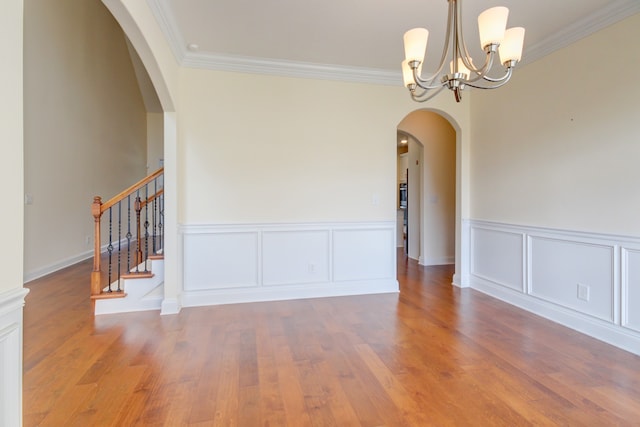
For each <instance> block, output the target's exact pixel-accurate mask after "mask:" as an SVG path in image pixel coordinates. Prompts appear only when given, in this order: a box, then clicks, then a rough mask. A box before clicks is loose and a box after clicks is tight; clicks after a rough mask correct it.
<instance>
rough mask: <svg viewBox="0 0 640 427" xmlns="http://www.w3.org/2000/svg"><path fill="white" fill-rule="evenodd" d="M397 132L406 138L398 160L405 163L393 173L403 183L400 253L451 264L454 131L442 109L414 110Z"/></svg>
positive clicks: (431, 262) (432, 262)
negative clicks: (404, 233)
mask: <svg viewBox="0 0 640 427" xmlns="http://www.w3.org/2000/svg"><path fill="white" fill-rule="evenodd" d="M398 134H399V135H403V136H404V139H406V141H407V142H406V146H407V149H406V154H403V156H404V157H405V162H400V161H399V162H398V164H399V165H403V164H406V165H407V170H406V172H405V173H404V174H403V172H402V171H399V173H398V176H399V185H400V184H401V183H402V182H401V181H402V177H403V175H406V176H405V182H407V184H408V185H407V198H408V203H407V207H406V210H405V213H406V215H405V218H406V221H405V224H406V225H405V230H406V231H407V239H406V241H405V244H406V245H407V246H406V249H407V250H406V253H407V255H408V256H409V257H410V258H413V259H415V260H417V261H418V262H419V263H420V264H421V265H443V264H454V263H455V261H456V256H455V254H456V242H457V239H456V228H457V227H456V225H457V224H456V223H457V221H456V218H457V215H456V211H457V206H456V204H457V203H456V199H457V192H456V188H457V185H456V182H457V176H458V174H457V173H456V169H457V166H456V164H457V160H456V159H457V156H456V152H457V148H456V147H457V145H458V144H457V132H456V130H455V128H454V127H453V126H452V124H451V123H450V121H449V120H448V119H447V118H445V117H444V116H443V115H441V114H439V113H437V112H434V111H428V110H416V111H414V112H412V113H410V114H408V115H407V116H406V117H405V118H404V119H403V120H402V121H401V122H400V124H399V125H398ZM401 140H402V139H401ZM400 151H402V150H401V149H399V152H400ZM399 155H400V154H399ZM399 167H400V166H399Z"/></svg>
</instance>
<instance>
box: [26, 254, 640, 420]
mask: <svg viewBox="0 0 640 427" xmlns="http://www.w3.org/2000/svg"><path fill="white" fill-rule="evenodd" d="M398 258H399V263H398V279H399V281H400V286H401V293H400V294H386V295H367V296H354V297H340V298H321V299H311V300H298V301H284V302H269V303H258V304H238V305H225V306H217V307H203V308H187V309H183V310H182V312H181V313H180V314H178V315H172V316H160V315H159V314H158V312H143V313H132V314H119V315H103V316H98V317H94V316H93V314H92V311H91V304H90V301H89V273H90V271H91V262H90V261H87V262H83V263H80V264H78V265H76V266H73V267H70V268H67V269H65V270H62V271H60V272H58V273H55V274H52V275H50V276H48V277H45V278H42V279H39V280H37V281H34V282H31V283H29V284H28V285H27V287H28V288H30V289H31V292H30V293H29V295H28V296H27V299H26V306H25V310H24V318H25V329H24V425H25V426H138V425H139V426H240V427H246V426H248V427H253V426H295V427H299V426H340V427H342V426H393V427H395V426H430V425H435V426H448V425H454V426H493V425H495V426H526V425H567V426H613V425H623V426H624V425H640V358H639V357H637V356H634V355H632V354H630V353H627V352H624V351H622V350H619V349H616V348H614V347H612V346H609V345H607V344H604V343H601V342H599V341H596V340H594V339H591V338H588V337H586V336H584V335H581V334H579V333H577V332H574V331H572V330H569V329H566V328H564V327H562V326H559V325H557V324H554V323H551V322H549V321H547V320H544V319H542V318H539V317H537V316H534V315H531V314H529V313H527V312H524V311H521V310H519V309H517V308H514V307H511V306H509V305H507V304H504V303H502V302H500V301H498V300H495V299H493V298H490V297H488V296H485V295H483V294H481V293H478V292H476V291H473V290H469V289H464V290H460V289H457V288H454V287H452V286H451V284H450V282H451V276H452V273H453V270H452V267H450V266H443V267H427V268H425V267H420V266H418V265H417V264H416V263H415V262H414V261H411V260H409V261H407V260H406V259H405V258H404V255H403V254H402V253H399V255H398Z"/></svg>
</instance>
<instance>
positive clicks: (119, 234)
mask: <svg viewBox="0 0 640 427" xmlns="http://www.w3.org/2000/svg"><path fill="white" fill-rule="evenodd" d="M121 204H122V203H121V202H118V286H117V290H118V292H120V291H121V290H122V289H121V288H120V270H121V262H120V260H121V258H122V206H121Z"/></svg>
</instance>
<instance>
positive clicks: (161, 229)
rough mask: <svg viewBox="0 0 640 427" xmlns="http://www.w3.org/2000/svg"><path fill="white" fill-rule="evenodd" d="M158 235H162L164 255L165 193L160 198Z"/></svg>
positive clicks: (161, 246)
mask: <svg viewBox="0 0 640 427" xmlns="http://www.w3.org/2000/svg"><path fill="white" fill-rule="evenodd" d="M158 221H159V224H158V233H159V234H160V249H161V250H162V253H163V254H164V192H163V193H162V197H160V216H159V218H158Z"/></svg>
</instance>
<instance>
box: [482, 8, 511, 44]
mask: <svg viewBox="0 0 640 427" xmlns="http://www.w3.org/2000/svg"><path fill="white" fill-rule="evenodd" d="M508 17H509V9H507V8H506V7H504V6H498V7H492V8H491V9H487V10H485V11H484V12H482V13H481V14H480V15H479V16H478V30H479V32H480V47H481V48H482V49H484V48H485V47H487V46H489V45H492V44H500V43H501V42H502V39H503V38H504V31H505V29H506V28H507V18H508Z"/></svg>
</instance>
